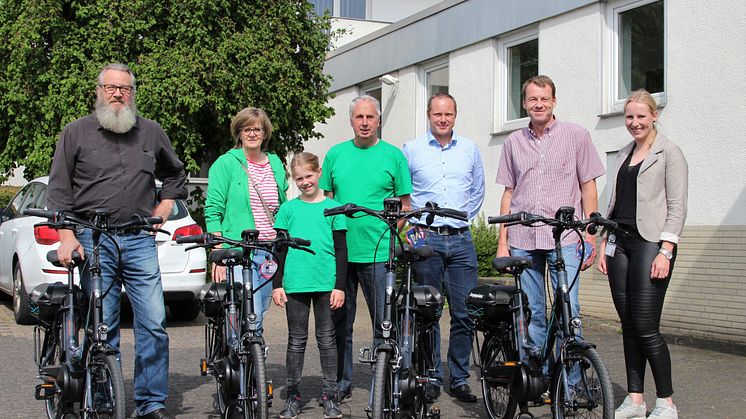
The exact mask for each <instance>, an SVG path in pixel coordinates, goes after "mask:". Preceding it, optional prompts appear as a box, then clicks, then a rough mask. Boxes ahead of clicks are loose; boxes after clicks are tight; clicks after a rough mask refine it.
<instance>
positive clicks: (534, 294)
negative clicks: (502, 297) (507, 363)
mask: <svg viewBox="0 0 746 419" xmlns="http://www.w3.org/2000/svg"><path fill="white" fill-rule="evenodd" d="M510 255H511V256H520V257H526V258H530V259H531V262H532V263H533V266H532V267H531V268H530V269H526V270H524V271H523V273H522V274H521V286H522V287H523V291H524V292H525V293H526V295H527V296H528V306H529V308H530V309H531V322H529V324H528V338H529V344H530V345H532V346H533V347H534V348H535V349H537V350H539V351H541V353H544V346H545V345H546V340H547V316H546V312H547V306H546V290H545V287H544V282H545V281H544V272H545V270H546V266H547V263H548V264H549V275H550V277H551V278H552V290H556V289H557V271H556V267H555V263H556V262H557V252H556V251H555V250H523V249H518V248H515V247H512V246H511V247H510ZM562 255H563V257H564V258H565V269H566V270H567V286H568V287H569V286H570V284H571V283H572V280H573V278H575V274H576V273H577V272H578V269H580V258H578V254H577V253H576V251H575V244H569V245H567V246H563V247H562ZM579 292H580V279H578V281H577V282H576V283H575V286H573V287H572V289H571V290H570V306H571V307H570V309H571V310H572V313H571V315H570V318H572V317H576V316H579V315H580V302H579V301H578V294H579ZM552 301H554V294H553V295H552Z"/></svg>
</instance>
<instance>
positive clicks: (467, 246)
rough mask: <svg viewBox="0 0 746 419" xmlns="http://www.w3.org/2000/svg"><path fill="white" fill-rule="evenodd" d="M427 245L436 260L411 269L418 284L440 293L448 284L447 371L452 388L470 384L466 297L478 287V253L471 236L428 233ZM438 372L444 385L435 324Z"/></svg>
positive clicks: (471, 327)
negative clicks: (449, 324)
mask: <svg viewBox="0 0 746 419" xmlns="http://www.w3.org/2000/svg"><path fill="white" fill-rule="evenodd" d="M424 244H426V245H428V246H430V247H432V248H433V250H434V251H435V252H434V254H433V256H432V257H430V258H428V259H426V260H424V261H421V262H416V263H414V265H413V266H412V268H413V270H414V273H415V276H416V278H417V282H418V283H419V284H423V285H432V286H433V287H435V288H437V289H438V290H439V291H440V290H442V289H443V286H442V284H445V296H446V298H447V299H448V309H449V311H450V313H451V335H450V340H449V343H448V369H449V370H450V375H451V381H450V386H451V387H457V386H460V385H462V384H468V381H469V356H470V355H471V347H472V339H473V336H474V322H473V321H472V319H471V318H469V315H468V312H467V310H466V297H467V296H468V295H469V292H470V291H471V290H472V289H473V288H474V287H476V286H477V253H476V251H475V250H474V244H473V243H472V240H471V232H469V231H466V232H464V233H462V234H458V235H453V236H442V235H440V234H438V233H436V232H433V231H427V234H426V236H425V243H424ZM433 329H434V331H435V354H434V355H435V369H436V373H435V374H436V376H435V377H434V378H436V379H437V380H438V383H439V384H441V385H442V382H443V367H442V365H441V359H440V325H439V324H438V323H435V325H434V326H433Z"/></svg>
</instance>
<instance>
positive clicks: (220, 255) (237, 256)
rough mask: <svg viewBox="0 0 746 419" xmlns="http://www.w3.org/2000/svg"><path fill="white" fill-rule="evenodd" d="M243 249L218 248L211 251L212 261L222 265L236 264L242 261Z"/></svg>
mask: <svg viewBox="0 0 746 419" xmlns="http://www.w3.org/2000/svg"><path fill="white" fill-rule="evenodd" d="M242 258H243V250H241V249H218V250H213V251H212V252H210V258H209V259H210V262H212V263H217V264H218V265H220V266H235V265H238V264H240V263H241V259H242Z"/></svg>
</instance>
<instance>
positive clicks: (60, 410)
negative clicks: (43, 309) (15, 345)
mask: <svg viewBox="0 0 746 419" xmlns="http://www.w3.org/2000/svg"><path fill="white" fill-rule="evenodd" d="M55 335H56V333H55V329H51V328H50V329H47V330H46V331H45V333H44V344H43V345H42V350H41V352H40V355H39V359H38V360H37V362H38V363H39V371H41V370H42V369H43V368H44V367H47V366H50V365H55V364H57V363H59V362H60V347H59V345H58V344H57V340H56V336H55ZM56 390H58V391H55V394H54V396H53V397H52V398H51V399H46V400H45V401H44V408H45V410H46V412H47V419H60V418H62V417H63V416H64V414H65V410H69V409H66V407H67V408H71V406H65V403H64V402H63V395H62V391H59V390H60V389H56Z"/></svg>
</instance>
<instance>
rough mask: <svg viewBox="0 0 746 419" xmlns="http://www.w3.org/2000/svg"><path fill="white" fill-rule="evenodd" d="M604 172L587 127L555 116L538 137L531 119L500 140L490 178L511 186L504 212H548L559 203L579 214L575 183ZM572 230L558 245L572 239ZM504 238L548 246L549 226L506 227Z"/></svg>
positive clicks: (525, 246) (527, 246)
mask: <svg viewBox="0 0 746 419" xmlns="http://www.w3.org/2000/svg"><path fill="white" fill-rule="evenodd" d="M604 173H606V171H605V170H604V166H603V164H602V163H601V158H600V157H599V156H598V152H597V151H596V147H594V146H593V142H592V141H591V136H590V134H589V133H588V131H587V130H586V129H585V128H583V127H581V126H579V125H576V124H571V123H569V122H563V121H558V120H556V119H555V121H554V123H553V124H552V125H551V126H549V128H546V129H545V130H544V136H543V138H542V139H541V140H540V139H539V138H538V137H536V135H535V132H534V131H533V129H532V126H531V124H529V126H528V128H523V129H521V130H519V131H515V132H513V133H511V134H510V135H509V136H508V138H507V139H506V140H505V144H504V145H503V151H502V155H501V156H500V166H499V167H498V169H497V179H496V182H497V184H499V185H504V186H505V187H508V188H512V189H513V199H512V200H511V202H510V212H511V213H515V212H519V211H527V212H530V213H532V214H538V215H543V216H547V217H554V213H555V212H556V211H557V209H558V208H559V207H562V206H571V207H574V208H575V216H576V217H579V218H583V212H582V207H581V205H580V198H581V193H580V185H582V184H583V183H586V182H588V181H590V180H593V179H596V178H597V177H599V176H601V175H603V174H604ZM577 241H578V238H577V237H576V236H575V235H574V233H571V234H567V235H565V236H564V237H563V239H562V245H563V246H565V245H568V244H572V243H576V242H577ZM508 243H509V244H510V246H512V247H517V248H519V249H524V250H536V249H543V250H550V249H554V241H553V239H552V230H551V227H548V226H542V227H537V228H531V227H524V226H511V227H508Z"/></svg>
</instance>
